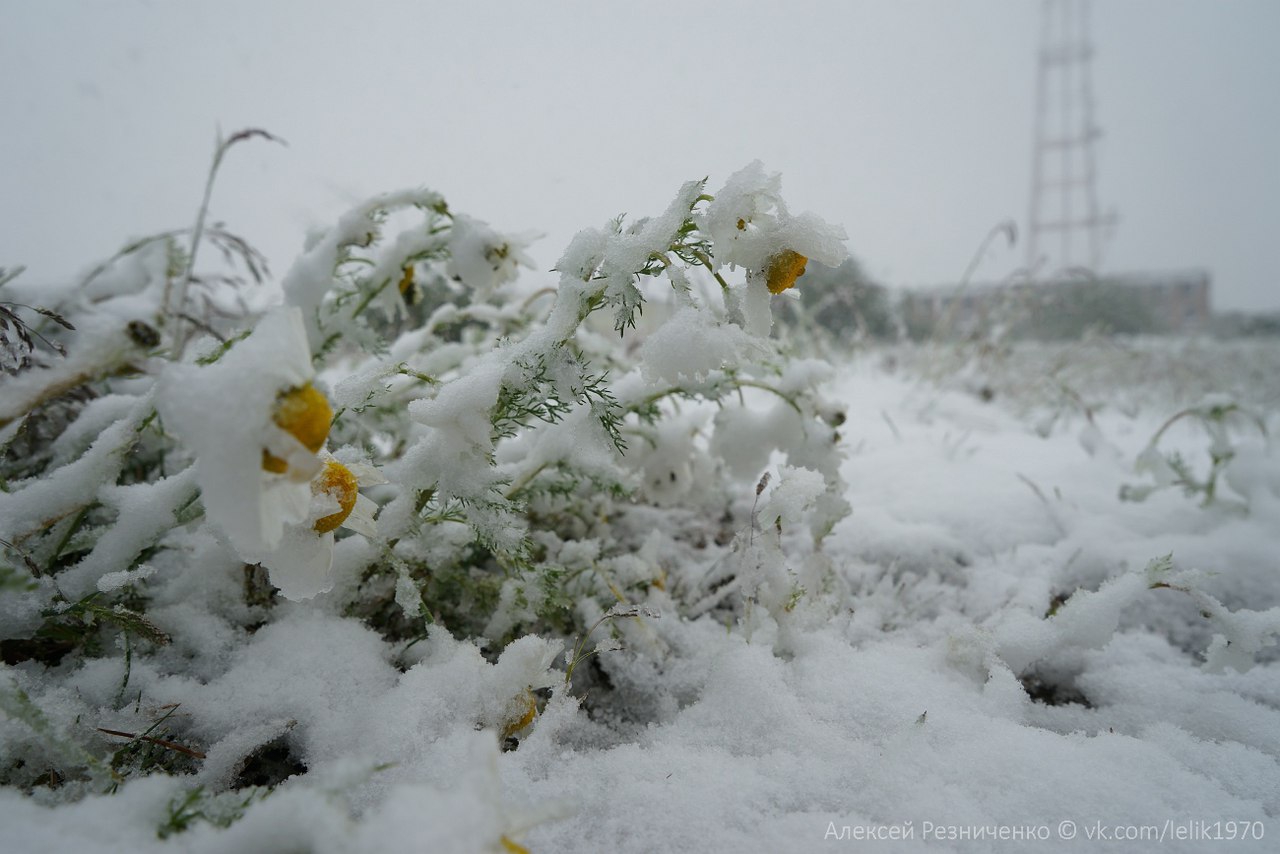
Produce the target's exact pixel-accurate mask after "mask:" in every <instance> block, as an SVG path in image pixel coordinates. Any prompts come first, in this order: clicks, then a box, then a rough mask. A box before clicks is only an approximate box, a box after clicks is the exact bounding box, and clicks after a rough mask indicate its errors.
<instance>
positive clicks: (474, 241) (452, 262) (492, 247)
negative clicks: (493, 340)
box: [447, 214, 537, 299]
mask: <svg viewBox="0 0 1280 854" xmlns="http://www.w3.org/2000/svg"><path fill="white" fill-rule="evenodd" d="M536 237H537V235H534V234H517V235H505V234H500V233H499V232H497V231H495V230H494V229H493V228H491V227H490V226H489V224H488V223H485V222H482V221H481V220H478V219H473V218H471V217H469V216H465V215H463V214H455V215H454V218H453V228H452V229H451V231H450V234H449V264H448V267H447V272H448V274H449V275H450V276H454V277H457V278H458V279H461V280H462V283H463V284H464V285H466V286H467V287H469V288H472V289H473V290H475V291H476V294H477V295H478V296H479V297H480V298H481V299H484V298H486V297H488V296H489V295H490V294H491V293H493V292H494V291H495V290H497V289H498V288H499V287H501V286H502V285H505V284H506V283H507V282H510V281H514V280H515V278H516V276H517V274H518V273H519V270H518V268H519V267H527V268H529V269H533V259H532V258H530V257H529V255H528V254H526V253H525V251H524V250H525V247H527V246H528V245H529V244H530V243H532V242H533V240H534V239H535V238H536Z"/></svg>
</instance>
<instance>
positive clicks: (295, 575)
mask: <svg viewBox="0 0 1280 854" xmlns="http://www.w3.org/2000/svg"><path fill="white" fill-rule="evenodd" d="M322 465H323V467H322V468H321V470H320V473H319V474H317V475H316V476H315V478H313V479H312V480H311V481H310V484H309V488H310V503H309V504H308V508H307V512H306V515H305V517H304V518H303V519H301V520H300V521H299V522H296V523H294V524H290V525H286V526H285V528H284V532H283V536H282V537H281V539H280V543H279V545H278V546H277V547H276V548H274V549H271V550H270V551H269V552H266V553H264V554H261V555H257V556H256V557H257V562H258V563H261V564H262V565H263V566H265V567H266V568H267V571H268V573H269V574H270V577H271V583H272V584H273V585H275V586H276V587H277V588H279V590H280V593H281V595H282V596H284V597H285V598H286V599H292V600H298V599H310V598H312V597H313V596H316V595H318V594H320V593H324V592H325V591H327V590H329V589H330V588H332V587H333V580H332V578H331V577H330V570H331V569H332V568H333V544H334V532H335V531H336V530H337V529H338V528H339V527H342V528H347V529H349V530H351V531H354V532H356V533H357V534H361V535H363V536H365V537H374V536H377V533H378V531H377V526H376V524H375V523H374V518H373V517H374V514H375V513H376V512H377V510H378V505H377V504H376V503H375V502H374V501H372V500H371V499H369V498H367V497H365V496H363V495H361V494H360V489H361V488H364V487H369V486H374V485H376V484H380V483H386V479H385V478H384V477H382V475H381V473H379V472H378V470H377V469H376V468H374V467H373V466H370V465H366V464H363V463H354V462H348V463H343V462H339V461H338V460H337V459H334V458H333V457H332V456H331V455H329V454H327V453H326V454H323V455H322Z"/></svg>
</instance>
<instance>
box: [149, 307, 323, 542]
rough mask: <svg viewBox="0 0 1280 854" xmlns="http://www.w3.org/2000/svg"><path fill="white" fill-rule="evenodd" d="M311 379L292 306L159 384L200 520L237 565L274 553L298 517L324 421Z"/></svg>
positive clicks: (317, 464)
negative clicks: (223, 540)
mask: <svg viewBox="0 0 1280 854" xmlns="http://www.w3.org/2000/svg"><path fill="white" fill-rule="evenodd" d="M313 377H314V370H313V369H312V366H311V349H310V346H309V345H308V343H307V334H306V328H305V326H304V325H303V320H302V315H301V312H300V311H299V310H298V309H297V308H292V307H282V308H277V309H275V310H273V311H271V312H269V313H268V314H267V315H265V316H264V317H263V318H262V319H261V320H260V321H259V322H258V324H257V326H256V327H255V328H254V330H253V332H252V333H251V334H250V335H249V336H248V337H247V338H245V339H244V340H243V341H241V342H239V343H238V344H236V345H235V346H233V347H232V348H231V349H230V350H228V351H227V352H226V353H225V354H224V355H222V356H221V358H218V359H217V360H216V361H213V362H212V363H210V364H205V365H199V364H181V365H173V366H171V367H170V369H169V370H168V371H166V373H165V374H164V375H163V376H162V377H161V380H160V383H159V389H158V391H157V395H156V409H157V411H158V412H159V414H160V417H161V419H162V421H163V423H164V426H165V429H166V430H168V431H171V432H173V433H175V434H177V435H178V436H179V437H181V439H182V440H183V443H184V444H185V445H186V447H187V448H188V449H189V450H190V451H191V452H192V453H193V454H194V455H195V469H196V480H197V481H198V482H199V484H200V490H201V502H202V503H203V504H204V509H205V515H206V516H207V517H208V519H209V520H210V521H211V522H213V523H214V524H215V525H217V527H218V528H219V529H221V531H222V532H223V533H224V534H225V535H226V537H227V540H228V541H229V543H230V545H231V546H232V547H233V548H234V549H235V550H236V551H237V552H238V553H240V554H241V556H242V557H245V556H246V555H248V554H251V553H261V552H265V551H270V550H272V549H274V548H275V547H276V546H277V545H278V544H279V542H280V540H281V537H282V536H283V533H284V529H285V527H286V526H287V525H290V524H296V523H298V522H301V521H302V520H303V519H304V518H305V517H306V515H307V512H308V509H309V503H310V486H309V484H310V481H311V479H312V478H314V477H315V476H316V475H317V474H319V472H320V470H321V469H322V468H323V465H322V462H321V460H320V458H319V457H317V456H316V452H317V451H318V450H319V449H320V447H321V446H322V445H323V442H324V439H325V437H326V436H327V434H328V429H329V420H330V417H331V413H330V410H329V405H328V401H326V400H324V396H323V395H322V394H320V392H319V391H318V390H317V389H315V387H314V386H313V385H312V379H313ZM264 469H265V470H264Z"/></svg>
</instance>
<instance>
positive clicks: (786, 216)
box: [697, 160, 848, 294]
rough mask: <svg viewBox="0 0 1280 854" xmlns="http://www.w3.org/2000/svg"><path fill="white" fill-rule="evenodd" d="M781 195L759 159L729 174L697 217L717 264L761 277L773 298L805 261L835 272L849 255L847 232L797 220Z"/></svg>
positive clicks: (812, 219)
mask: <svg viewBox="0 0 1280 854" xmlns="http://www.w3.org/2000/svg"><path fill="white" fill-rule="evenodd" d="M781 191H782V179H781V177H780V176H779V175H778V174H777V173H776V172H775V173H773V174H768V173H766V172H765V171H764V166H763V165H762V164H761V163H760V161H758V160H757V161H755V162H753V163H751V164H749V165H747V166H746V167H744V168H743V169H740V170H738V171H737V172H735V173H734V174H733V175H731V176H730V177H729V180H728V181H727V182H726V183H725V185H724V187H723V188H721V189H720V190H719V191H718V192H717V193H716V194H715V199H714V201H712V202H711V203H710V204H709V205H708V206H707V208H706V210H705V211H704V212H703V213H702V214H700V215H699V216H698V217H697V219H698V228H699V230H701V231H702V232H703V233H704V234H707V235H708V236H710V238H711V242H712V244H713V246H714V248H715V254H714V257H715V258H716V259H717V260H719V261H720V262H721V263H722V264H724V265H726V266H729V267H743V268H745V269H746V270H747V273H748V275H749V276H750V277H752V278H757V277H763V278H764V279H765V280H766V283H767V284H768V287H769V291H770V292H771V293H775V294H777V293H781V292H782V291H784V290H786V289H787V288H789V287H791V286H792V285H794V284H795V280H796V278H798V277H799V276H800V275H801V274H802V273H803V272H804V265H805V262H806V261H807V260H809V259H813V260H814V261H817V262H818V263H820V264H825V265H827V266H831V267H834V266H837V265H839V264H840V262H841V261H843V260H844V259H845V257H846V256H847V255H848V252H847V251H846V250H845V247H844V241H845V240H846V239H847V238H846V235H845V232H844V229H842V228H840V227H838V226H833V225H829V224H828V223H826V222H824V221H823V220H822V219H820V218H819V217H817V216H815V215H814V214H811V213H802V214H799V215H793V214H792V213H791V212H790V211H788V210H787V206H786V203H785V202H783V200H782V195H781Z"/></svg>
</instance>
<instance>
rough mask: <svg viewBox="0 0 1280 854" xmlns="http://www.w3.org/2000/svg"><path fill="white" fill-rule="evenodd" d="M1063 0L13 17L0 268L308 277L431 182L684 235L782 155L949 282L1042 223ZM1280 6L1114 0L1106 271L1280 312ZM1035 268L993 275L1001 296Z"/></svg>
mask: <svg viewBox="0 0 1280 854" xmlns="http://www.w3.org/2000/svg"><path fill="white" fill-rule="evenodd" d="M1039 12H1040V4H1039V3H1038V2H1033V0H964V2H960V1H959V0H874V2H872V0H846V2H835V0H832V2H825V3H818V2H800V1H799V0H790V2H768V3H766V2H752V1H751V0H733V2H712V0H702V1H701V2H689V1H688V0H686V2H666V0H662V2H657V1H656V0H633V1H632V2H626V3H615V2H604V0H594V2H561V0H543V2H466V0H450V2H433V0H420V2H373V0H369V2H356V0H306V1H305V2H302V0H298V2H286V0H271V2H268V0H257V2H250V1H249V0H200V2H194V0H192V2H185V1H183V0H172V1H171V2H162V0H98V2H90V0H79V2H73V0H65V2H53V0H46V2H23V0H0V80H2V81H3V83H0V122H2V124H0V128H2V130H0V266H6V265H14V264H26V265H28V268H29V272H28V275H29V276H33V277H38V279H39V280H50V279H54V278H58V277H64V276H68V275H71V274H72V273H74V272H75V271H77V270H80V269H82V268H83V267H85V266H87V265H88V264H90V263H91V262H93V261H95V260H98V259H100V258H102V257H104V256H107V255H109V254H111V253H112V252H113V251H115V250H116V249H117V248H119V246H120V245H121V244H122V243H123V242H124V240H126V239H127V238H129V237H133V236H139V235H143V234H147V233H150V232H153V231H158V230H161V229H165V228H171V227H176V226H183V225H188V224H189V223H190V222H191V220H192V219H193V217H194V212H195V208H196V205H197V203H198V201H199V198H200V194H201V190H202V187H203V181H204V176H205V171H206V169H207V165H208V159H209V155H210V152H211V149H212V146H213V139H214V133H215V129H216V128H217V127H218V126H221V127H222V128H223V129H224V130H225V131H228V132H229V131H233V130H236V129H239V128H243V127H250V126H258V127H263V128H266V129H268V130H270V131H271V132H273V133H275V134H277V135H279V136H281V137H284V138H285V139H287V140H288V142H289V146H288V147H287V148H283V147H277V146H272V145H269V144H265V143H260V142H253V143H250V144H247V145H242V146H239V147H237V148H236V149H234V150H233V151H232V152H231V154H230V155H229V156H228V160H227V162H226V164H225V166H224V169H223V172H222V177H221V179H220V183H219V184H218V186H217V188H216V190H215V193H214V198H213V205H212V212H211V213H212V216H213V217H214V218H216V219H220V220H223V221H225V222H227V223H228V225H229V226H230V227H231V228H232V230H235V231H238V232H240V233H242V234H244V235H246V236H247V237H249V238H250V239H251V240H253V241H254V242H255V243H256V244H258V245H259V246H260V248H262V249H263V250H264V251H265V252H266V253H267V254H268V256H269V257H270V258H271V261H272V265H273V269H274V271H275V272H276V273H277V275H278V274H281V273H283V271H284V269H285V268H286V267H287V265H288V263H289V261H290V260H292V258H293V256H294V254H295V253H296V252H297V250H298V249H299V248H300V246H301V243H302V239H303V235H304V233H305V231H306V229H307V228H309V227H312V226H315V225H323V224H327V223H329V222H331V221H332V219H333V218H334V217H335V216H336V215H337V214H338V213H340V212H341V211H342V210H344V209H345V208H346V207H347V206H348V205H350V204H352V203H354V202H356V201H358V200H360V199H362V198H364V197H366V196H369V195H372V194H374V193H377V192H380V191H383V190H391V189H396V188H399V187H402V186H418V185H427V186H430V187H433V188H435V189H437V190H440V191H442V192H443V193H444V194H445V195H446V197H447V198H448V199H449V200H450V203H451V205H452V206H453V207H454V208H455V209H457V210H462V211H466V212H468V213H470V214H472V215H474V216H477V217H480V218H481V219H486V220H488V221H489V222H491V223H492V224H493V225H494V226H496V227H498V228H500V229H505V230H510V231H523V230H530V229H532V230H537V231H541V232H543V233H544V234H545V235H546V237H545V238H544V239H543V240H542V241H540V242H539V243H538V244H536V245H535V246H534V249H533V252H532V254H533V255H534V257H535V258H536V259H537V261H538V262H539V264H540V266H541V267H543V268H544V269H545V268H548V267H550V266H551V265H552V264H553V263H554V262H555V259H556V258H557V257H558V256H559V253H560V250H561V249H562V248H563V247H564V245H565V244H566V243H567V241H568V239H569V238H570V237H571V236H572V235H573V233H574V232H575V231H576V230H578V229H579V228H582V227H585V226H595V225H600V224H602V223H603V222H604V221H605V220H606V219H608V218H609V217H612V216H614V215H616V214H618V213H620V212H624V211H625V212H627V213H629V214H631V215H637V216H638V215H645V214H651V213H658V212H660V211H661V210H662V208H663V207H665V205H666V203H667V202H669V201H670V199H671V198H672V196H673V195H674V193H675V190H676V189H677V188H678V187H679V185H680V183H681V182H682V181H684V180H686V179H688V178H696V177H701V176H703V175H710V176H711V186H712V188H713V189H714V188H715V187H716V186H718V185H719V182H721V181H723V180H724V178H725V177H727V176H728V174H729V173H730V172H732V171H734V170H735V169H737V168H739V167H741V166H742V165H744V164H746V163H747V162H749V161H751V160H753V159H756V158H759V159H761V160H763V161H764V163H765V166H766V167H767V168H768V169H770V170H775V171H780V172H782V174H783V186H784V193H785V195H786V197H787V199H788V201H789V203H790V205H791V207H792V209H793V210H797V211H798V210H804V209H810V210H813V211H815V212H817V213H819V214H821V215H822V216H823V217H825V218H826V219H828V220H830V221H833V222H839V223H842V224H843V225H844V226H845V227H846V228H847V230H848V232H849V237H850V247H851V249H852V251H853V252H854V253H855V254H856V255H857V256H858V257H859V258H860V259H861V260H862V261H863V263H864V264H865V266H866V267H867V269H868V270H869V271H870V272H871V273H872V274H873V275H875V276H876V277H878V278H880V279H881V280H882V281H884V282H886V283H888V284H894V285H898V284H921V283H928V284H932V283H939V282H944V281H948V280H955V279H956V278H958V277H959V275H960V274H961V273H962V272H963V271H964V269H965V267H966V266H967V265H968V263H969V260H970V258H971V257H972V256H973V254H974V252H975V250H976V249H977V247H978V245H979V244H980V243H981V241H982V239H983V237H984V236H985V235H986V234H987V232H988V231H989V230H990V229H991V228H992V226H994V225H996V224H997V223H999V222H1000V221H1002V220H1005V219H1009V218H1012V219H1015V220H1016V221H1017V222H1018V224H1019V226H1024V225H1025V219H1026V211H1027V197H1028V190H1029V185H1030V172H1031V168H1030V159H1031V123H1032V109H1033V102H1034V81H1035V51H1036V48H1037V40H1038V34H1039V26H1038V20H1039ZM1277 33H1280V2H1276V0H1097V2H1095V3H1094V6H1093V38H1094V42H1095V44H1096V47H1097V51H1098V55H1097V59H1096V61H1095V63H1094V69H1093V73H1094V85H1095V90H1096V93H1097V101H1098V113H1097V119H1098V122H1099V123H1100V125H1101V126H1102V128H1103V130H1104V133H1105V136H1104V137H1103V139H1102V140H1101V143H1100V147H1099V169H1100V176H1099V193H1100V196H1101V200H1102V203H1103V206H1104V207H1106V208H1114V210H1115V211H1116V212H1117V213H1118V215H1119V217H1120V221H1119V224H1118V226H1117V227H1116V229H1115V232H1114V235H1113V237H1112V239H1111V241H1110V242H1109V244H1108V245H1107V249H1106V253H1105V261H1104V265H1103V268H1104V269H1106V270H1112V271H1120V270H1134V269H1172V268H1183V267H1203V268H1206V269H1208V270H1209V271H1211V273H1212V274H1213V276H1214V281H1215V293H1214V298H1215V303H1216V306H1217V307H1218V308H1235V309H1270V310H1274V309H1280V274H1278V273H1277V259H1276V255H1275V252H1276V248H1277V246H1278V245H1280V51H1277V50H1276V49H1275V39H1276V35H1277ZM1022 260H1023V248H1022V247H1021V246H1018V247H1016V248H1014V249H1008V248H1004V247H998V248H995V249H993V250H992V251H990V252H988V253H987V255H986V257H985V259H984V261H983V263H982V267H981V268H980V270H979V272H978V277H979V278H989V279H996V278H1001V277H1003V276H1004V275H1006V274H1008V273H1009V272H1011V271H1012V270H1013V269H1014V268H1016V267H1018V266H1019V265H1020V264H1021V262H1022Z"/></svg>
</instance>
